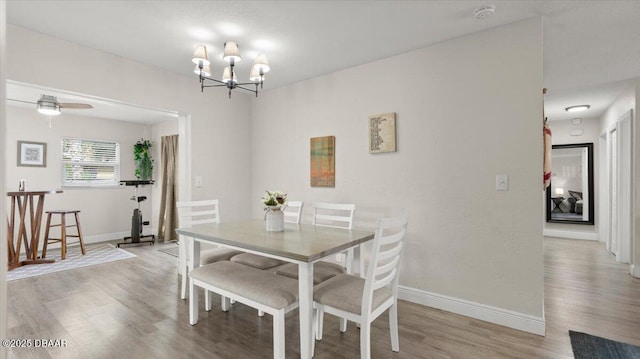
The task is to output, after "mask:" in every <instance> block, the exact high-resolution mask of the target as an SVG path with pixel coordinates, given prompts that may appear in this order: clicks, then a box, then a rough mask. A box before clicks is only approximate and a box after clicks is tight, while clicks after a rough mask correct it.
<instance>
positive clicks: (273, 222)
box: [265, 207, 284, 232]
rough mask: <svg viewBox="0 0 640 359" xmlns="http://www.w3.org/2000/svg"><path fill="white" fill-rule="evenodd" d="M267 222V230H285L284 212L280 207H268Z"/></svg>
mask: <svg viewBox="0 0 640 359" xmlns="http://www.w3.org/2000/svg"><path fill="white" fill-rule="evenodd" d="M265 223H266V226H267V232H282V231H284V213H282V211H281V210H280V208H279V207H278V208H269V209H267V213H266V215H265Z"/></svg>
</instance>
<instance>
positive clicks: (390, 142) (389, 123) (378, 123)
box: [369, 112, 396, 153]
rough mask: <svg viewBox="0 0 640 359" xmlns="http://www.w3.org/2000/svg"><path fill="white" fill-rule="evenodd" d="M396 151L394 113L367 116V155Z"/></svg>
mask: <svg viewBox="0 0 640 359" xmlns="http://www.w3.org/2000/svg"><path fill="white" fill-rule="evenodd" d="M395 151H396V113H395V112H390V113H383V114H380V115H374V116H369V153H382V152H395Z"/></svg>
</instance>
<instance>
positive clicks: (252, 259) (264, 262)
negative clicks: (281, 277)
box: [231, 253, 286, 269]
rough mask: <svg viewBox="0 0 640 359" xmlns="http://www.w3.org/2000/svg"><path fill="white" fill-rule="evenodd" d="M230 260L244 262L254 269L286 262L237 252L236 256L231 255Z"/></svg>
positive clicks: (271, 266)
mask: <svg viewBox="0 0 640 359" xmlns="http://www.w3.org/2000/svg"><path fill="white" fill-rule="evenodd" d="M231 261H232V262H236V263H240V264H244V265H246V266H249V267H252V268H256V269H269V268H273V267H277V266H279V265H282V264H284V263H286V262H283V261H281V260H278V259H273V258H269V257H263V256H259V255H257V254H253V253H242V254H238V255H236V256H233V258H231Z"/></svg>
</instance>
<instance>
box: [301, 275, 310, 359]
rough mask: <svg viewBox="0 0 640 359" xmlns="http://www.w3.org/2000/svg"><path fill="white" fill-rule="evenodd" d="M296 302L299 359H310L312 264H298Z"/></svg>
mask: <svg viewBox="0 0 640 359" xmlns="http://www.w3.org/2000/svg"><path fill="white" fill-rule="evenodd" d="M298 291H299V294H298V300H299V304H300V307H299V308H298V310H299V312H300V357H301V358H311V340H312V337H313V320H312V318H313V263H300V264H298Z"/></svg>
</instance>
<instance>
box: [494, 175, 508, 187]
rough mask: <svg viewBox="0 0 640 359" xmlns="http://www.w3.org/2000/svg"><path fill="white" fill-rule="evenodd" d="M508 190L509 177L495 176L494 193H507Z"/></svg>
mask: <svg viewBox="0 0 640 359" xmlns="http://www.w3.org/2000/svg"><path fill="white" fill-rule="evenodd" d="M508 190H509V176H507V175H496V191H508Z"/></svg>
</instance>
